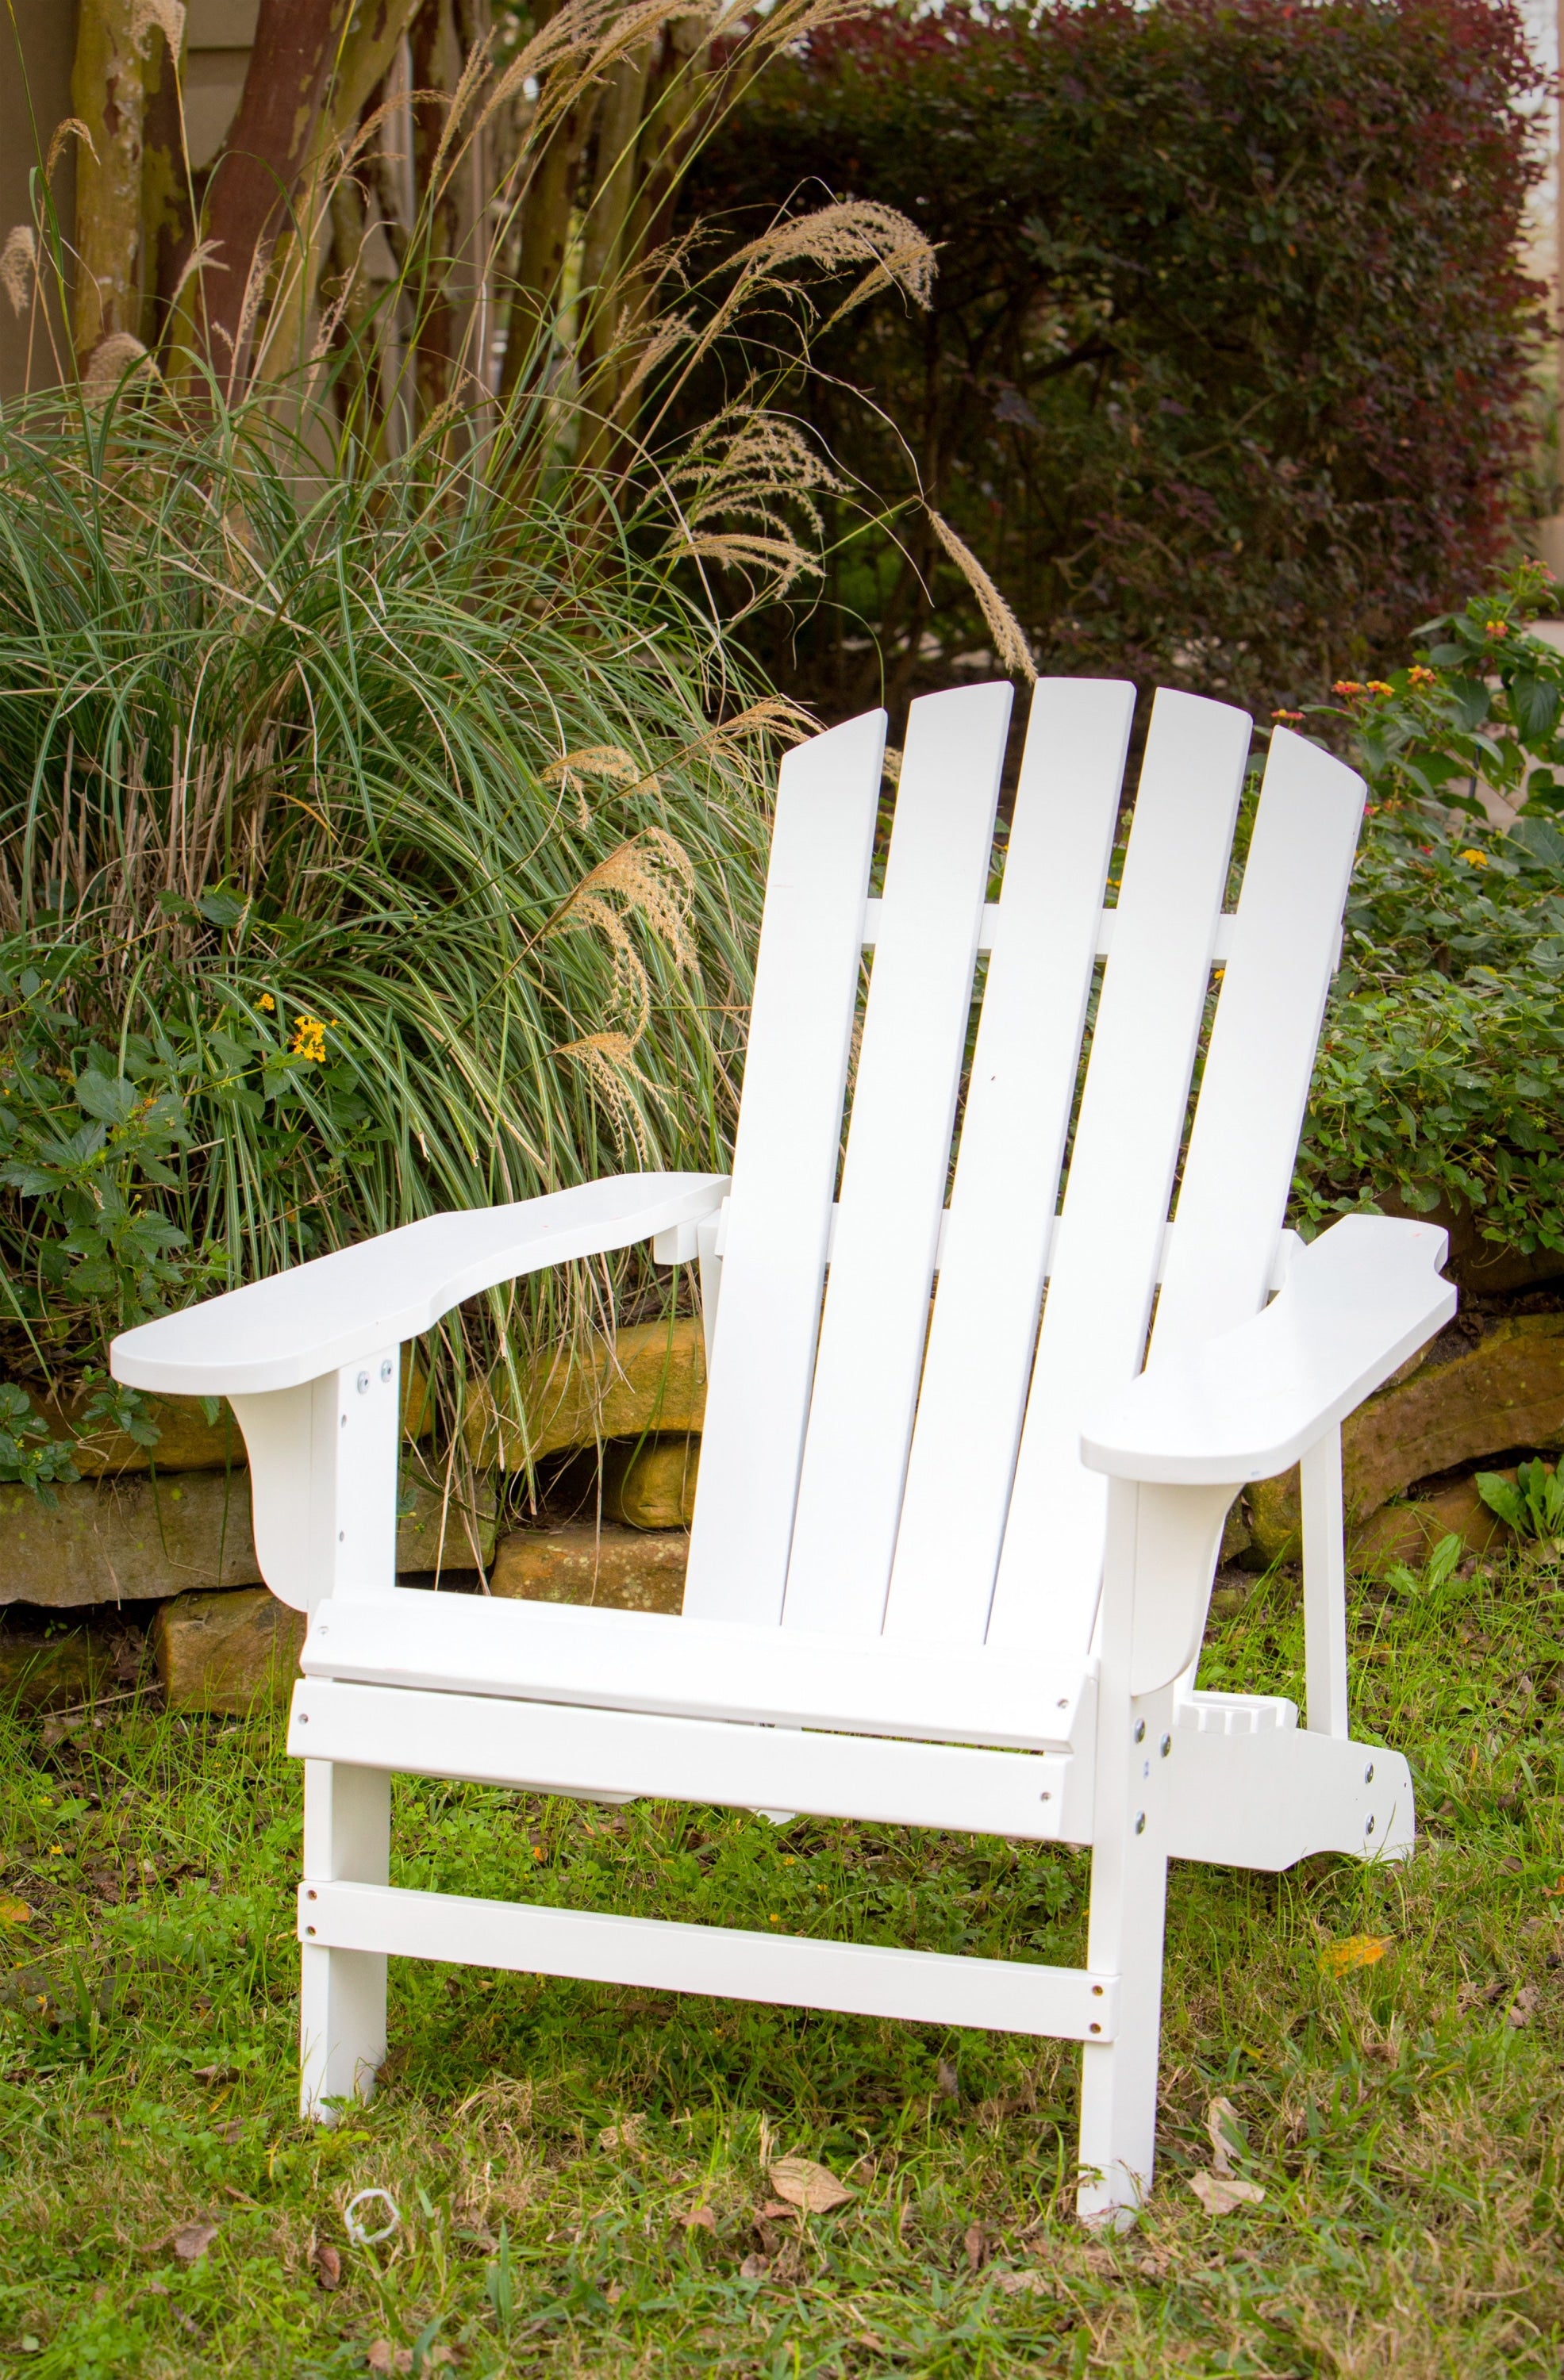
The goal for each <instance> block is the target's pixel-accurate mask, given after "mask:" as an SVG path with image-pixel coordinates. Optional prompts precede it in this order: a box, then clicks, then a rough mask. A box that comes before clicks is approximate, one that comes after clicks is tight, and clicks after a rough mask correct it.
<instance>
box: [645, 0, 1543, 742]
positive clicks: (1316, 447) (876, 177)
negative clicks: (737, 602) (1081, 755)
mask: <svg viewBox="0 0 1564 2380" xmlns="http://www.w3.org/2000/svg"><path fill="white" fill-rule="evenodd" d="M1539 91H1540V81H1539V78H1538V74H1537V70H1536V68H1535V67H1534V66H1533V63H1532V62H1531V59H1530V55H1529V53H1528V51H1527V48H1526V44H1525V38H1524V33H1523V29H1522V27H1521V19H1520V18H1519V16H1518V14H1517V13H1516V11H1515V10H1514V8H1513V7H1511V6H1491V5H1489V0H1304V5H1301V6H1295V5H1292V0H1241V5H1240V6H1229V5H1228V0H1156V5H1155V6H1131V5H1129V0H1087V5H1084V6H1074V5H1058V4H1057V0H1054V4H1053V5H1045V6H1041V7H1039V8H1037V9H1035V10H1033V9H1020V8H1011V7H1002V8H1001V7H996V8H988V7H984V6H981V5H980V6H947V7H942V8H940V9H938V10H929V11H922V12H913V11H912V10H911V9H910V8H908V9H903V8H875V9H874V10H872V11H870V12H869V13H868V14H867V15H866V16H865V17H864V18H862V19H861V21H858V22H855V23H851V24H847V25H843V26H839V27H830V28H827V29H826V30H823V31H820V32H817V33H815V34H813V35H812V37H811V38H810V40H809V42H807V44H805V45H803V46H802V47H801V48H800V53H799V54H798V55H796V56H795V57H794V58H792V59H791V60H790V61H784V62H783V63H781V64H780V65H779V66H778V67H776V69H775V70H774V71H772V72H770V73H768V74H767V75H766V76H765V77H764V79H762V80H761V81H760V82H759V83H758V84H757V86H756V87H755V89H754V91H752V92H751V95H750V97H749V98H748V100H747V101H746V103H745V105H744V106H743V108H742V109H741V111H739V114H738V115H736V116H735V118H734V120H733V121H732V123H731V124H730V125H729V126H728V127H727V128H726V130H725V131H724V132H723V133H722V134H721V135H720V137H719V138H718V139H717V140H715V141H714V143H713V144H712V146H711V147H710V148H709V149H708V150H707V151H706V152H704V154H703V157H702V158H701V160H700V161H699V162H698V164H697V165H696V166H695V168H694V171H693V174H692V176H691V178H690V184H689V187H688V194H687V195H688V204H689V206H690V211H691V212H692V214H698V215H700V216H701V217H703V218H704V219H705V220H706V221H707V222H708V223H710V222H711V221H713V220H715V219H716V218H719V217H720V216H721V215H722V213H723V212H724V211H725V210H726V211H729V212H730V215H731V219H732V221H733V222H734V224H735V225H736V226H738V227H739V228H742V229H749V228H751V227H752V226H753V225H755V224H757V223H759V222H762V221H764V220H767V219H769V217H770V216H771V215H772V214H773V213H774V212H776V210H778V209H786V208H790V207H794V206H797V205H799V204H813V203H814V201H815V199H816V198H817V197H818V195H819V194H820V192H821V191H822V190H823V189H824V190H825V191H828V192H833V193H844V194H846V193H850V194H852V195H853V196H855V197H857V198H860V199H863V200H881V201H885V202H887V203H889V204H891V205H893V206H896V207H898V208H899V209H901V210H902V211H903V212H905V213H906V214H908V215H909V216H910V218H911V219H912V220H913V221H914V222H915V223H916V224H917V225H919V227H920V229H922V230H923V232H924V233H926V234H927V235H928V237H930V238H931V239H932V240H934V241H935V242H936V243H937V244H938V249H939V277H938V280H937V282H936V284H935V289H934V293H933V307H932V311H931V312H930V313H929V314H927V315H923V314H921V313H919V312H917V311H916V310H913V309H910V308H909V307H907V306H905V305H904V304H903V303H902V302H901V301H900V299H899V298H898V297H897V296H896V295H895V294H894V293H890V292H887V293H886V295H885V296H884V297H882V298H881V299H879V300H878V301H877V302H876V303H875V304H874V305H872V306H871V305H865V306H862V307H861V308H859V309H858V310H856V311H855V312H853V313H850V314H848V315H846V316H845V317H844V319H843V320H842V321H841V322H839V323H838V324H837V326H836V327H835V328H834V329H832V330H830V331H829V333H828V334H827V335H826V336H825V337H824V338H822V339H821V340H820V341H819V342H818V344H817V346H816V350H815V352H816V356H817V358H818V360H819V362H820V363H821V364H822V366H825V367H827V368H828V370H830V371H834V372H835V373H836V375H837V379H838V382H839V385H838V386H833V384H832V383H831V381H830V379H829V378H828V377H826V376H825V375H824V374H823V375H822V376H821V377H818V378H816V379H813V380H812V381H811V382H809V383H807V384H806V383H800V386H799V389H798V399H797V401H798V406H799V410H800V414H801V415H802V416H803V417H804V418H805V419H808V420H810V421H811V422H813V423H814V424H815V425H816V426H817V427H818V429H819V430H820V431H821V433H822V435H823V438H824V441H825V444H826V446H827V448H828V450H829V451H830V452H831V454H832V455H833V456H834V457H835V458H836V459H837V462H838V463H839V464H840V465H841V466H842V467H844V468H847V469H849V470H850V471H851V472H853V473H855V474H856V475H857V476H858V477H859V479H860V480H861V481H862V482H863V483H864V485H866V486H867V487H868V488H869V489H871V490H872V491H873V492H874V495H875V496H876V497H878V498H882V499H884V500H885V501H886V503H888V504H898V503H900V502H902V501H903V500H907V506H908V508H907V509H906V510H905V511H904V512H903V513H902V514H901V515H900V516H898V518H897V519H896V521H895V523H894V528H893V529H887V528H878V527H868V528H866V527H864V526H863V525H862V518H861V512H854V511H853V510H852V509H851V508H850V507H849V506H848V505H846V504H842V503H840V502H837V503H836V504H833V505H831V506H828V510H830V511H831V512H832V514H833V516H834V519H835V522H836V526H837V535H838V540H839V542H838V543H837V548H836V550H835V552H834V553H833V556H832V561H831V576H830V579H829V583H828V586H827V588H826V590H825V598H826V600H825V601H822V602H821V603H819V604H818V605H817V606H813V608H806V607H800V613H801V615H800V617H799V618H798V619H797V620H796V621H794V622H793V623H791V624H789V625H788V626H787V627H786V628H785V627H784V625H783V624H782V623H780V622H779V621H778V620H776V618H775V617H774V618H773V619H772V621H771V622H770V623H768V624H767V625H768V635H767V638H766V641H765V643H764V646H763V650H764V653H765V656H766V659H767V662H768V665H770V666H772V667H773V668H774V670H775V671H776V673H777V674H779V676H781V677H782V678H783V679H784V681H785V682H787V683H789V684H796V685H797V686H799V687H800V690H802V691H805V692H806V693H807V694H808V697H809V698H810V699H811V700H812V701H824V702H825V703H826V704H827V705H832V706H835V707H836V709H837V710H839V711H840V712H844V713H845V712H850V711H852V710H857V709H858V708H860V707H861V705H862V704H863V703H865V702H870V701H874V700H875V699H877V698H878V691H879V686H880V683H881V677H882V673H884V674H885V675H886V676H887V677H888V678H889V680H890V682H891V684H892V686H893V687H895V688H896V689H897V690H898V692H905V691H907V690H909V689H910V690H916V689H917V688H918V687H919V686H927V685H941V684H945V683H947V682H948V680H949V677H950V675H951V674H952V673H953V672H957V673H959V672H963V671H965V672H973V673H976V674H980V675H981V674H985V673H987V672H989V671H990V670H991V669H992V665H993V664H992V648H993V643H994V639H993V637H992V635H991V633H990V630H989V627H988V625H986V623H985V620H984V615H983V611H982V607H981V605H980V602H979V601H978V600H977V598H976V597H975V596H974V593H973V591H972V589H971V586H970V585H969V583H968V581H967V580H966V578H965V577H963V576H962V574H961V573H960V571H959V569H958V568H957V566H956V565H955V563H954V562H953V560H952V559H951V558H950V557H949V554H948V551H947V549H944V548H942V546H941V544H940V542H939V541H938V539H937V534H936V532H935V529H934V528H933V526H932V524H931V523H930V522H929V521H928V520H927V519H926V517H925V516H923V514H922V512H921V511H920V510H918V509H917V508H916V507H915V505H913V504H912V503H911V500H912V499H913V498H914V497H915V496H916V495H922V496H923V497H925V498H926V499H927V501H928V502H929V503H930V504H933V505H935V507H936V509H938V510H939V511H940V512H941V513H942V514H943V515H944V516H946V517H947V519H948V521H949V522H950V523H951V524H952V526H953V527H954V528H955V530H956V531H957V532H958V534H959V537H960V538H961V539H963V540H965V542H966V543H967V545H968V546H970V547H971V549H972V551H973V552H974V553H976V554H977V555H978V557H979V558H980V560H981V561H982V563H983V564H984V565H985V566H986V568H987V569H988V571H989V572H990V574H991V575H992V577H993V578H994V579H995V580H996V583H997V584H998V586H999V587H1000V589H1002V590H1003V592H1004V594H1005V596H1006V597H1007V598H1008V601H1009V602H1010V603H1011V605H1012V606H1013V608H1014V610H1015V612H1016V613H1017V614H1018V615H1019V617H1020V621H1021V624H1022V625H1023V627H1024V628H1025V630H1026V631H1027V634H1028V636H1029V637H1030V638H1031V640H1032V647H1033V650H1034V652H1035V654H1036V657H1037V660H1038V662H1039V664H1040V666H1041V667H1043V668H1044V669H1045V670H1047V671H1056V670H1057V671H1064V672H1067V673H1068V672H1080V671H1084V672H1089V673H1104V674H1114V675H1129V676H1132V677H1134V678H1136V679H1137V680H1139V681H1140V682H1141V683H1142V685H1144V684H1147V683H1150V682H1158V681H1160V682H1170V683H1175V684H1179V685H1184V686H1193V687H1196V688H1197V689H1200V690H1202V691H1206V692H1213V693H1220V692H1228V693H1230V694H1231V695H1232V697H1233V698H1235V699H1239V700H1242V701H1246V702H1258V703H1260V704H1262V705H1263V706H1265V707H1268V706H1269V705H1270V704H1272V703H1274V702H1277V701H1280V700H1284V699H1286V698H1288V697H1289V695H1291V694H1294V693H1295V692H1296V690H1297V688H1299V687H1300V686H1306V685H1312V684H1314V683H1317V681H1318V679H1319V678H1320V677H1321V676H1322V675H1324V674H1326V673H1333V672H1335V671H1337V670H1339V669H1341V668H1342V667H1344V666H1347V665H1350V666H1352V667H1354V668H1356V669H1357V670H1358V671H1359V672H1360V673H1361V674H1366V672H1367V669H1368V667H1369V666H1370V665H1371V663H1372V662H1374V661H1375V659H1380V660H1382V659H1383V658H1384V657H1385V656H1387V655H1392V654H1394V653H1395V652H1396V651H1398V650H1399V648H1400V645H1401V642H1402V639H1403V638H1404V637H1407V636H1408V635H1410V634H1411V631H1412V629H1413V627H1414V625H1415V624H1416V623H1417V621H1418V620H1420V619H1421V618H1423V617H1424V616H1425V615H1426V614H1427V613H1429V612H1431V611H1433V610H1434V609H1435V608H1436V606H1437V605H1439V604H1440V603H1443V602H1448V601H1449V600H1450V598H1451V596H1452V594H1453V593H1454V591H1455V589H1457V588H1458V587H1459V586H1460V585H1462V584H1464V583H1468V582H1469V580H1470V577H1471V574H1472V570H1473V569H1474V568H1478V569H1480V568H1482V567H1483V566H1484V565H1485V564H1487V563H1488V562H1489V561H1491V560H1497V559H1498V558H1501V557H1502V556H1503V555H1504V553H1506V552H1507V551H1508V550H1509V542H1510V538H1511V533H1512V524H1513V521H1514V519H1515V516H1516V514H1517V511H1518V510H1523V509H1524V507H1525V505H1526V504H1527V502H1528V498H1527V495H1526V493H1525V491H1524V489H1523V488H1522V487H1521V486H1520V485H1519V484H1518V479H1519V477H1520V476H1521V472H1520V467H1521V465H1522V464H1523V463H1524V462H1525V460H1526V458H1527V457H1528V456H1529V455H1530V454H1531V451H1532V448H1533V440H1534V428H1533V418H1534V417H1533V403H1534V399H1533V383H1532V357H1533V347H1534V343H1535V340H1536V337H1537V335H1538V331H1539V328H1540V323H1539V308H1540V306H1541V303H1542V301H1543V298H1544V295H1545V293H1544V292H1543V290H1542V289H1541V287H1540V286H1539V285H1536V284H1534V283H1528V282H1527V281H1526V280H1525V278H1524V276H1523V274H1522V273H1521V270H1520V268H1519V266H1518V264H1517V261H1516V259H1517V256H1518V253H1519V248H1520V240H1521V219H1522V213H1523V210H1524V207H1525V204H1526V199H1527V193H1528V190H1529V188H1530V187H1531V185H1532V184H1533V182H1534V181H1535V179H1536V178H1537V176H1538V174H1539V172H1540V170H1541V164H1540V158H1539V155H1538V152H1537V151H1536V147H1535V143H1534V139H1533V128H1534V124H1535V121H1536V118H1535V116H1534V115H1533V113H1532V110H1533V107H1534V103H1535V99H1536V95H1537V94H1538V92H1539ZM860 389H862V390H865V391H867V392H869V394H870V395H872V396H873V397H874V399H875V401H876V402H875V405H874V407H873V408H870V407H863V406H862V405H861V403H860V402H859V401H858V399H857V397H856V395H855V392H856V391H858V390H860ZM1537 508H1538V509H1539V510H1541V511H1544V512H1546V511H1549V510H1551V509H1552V504H1551V501H1550V500H1549V498H1548V497H1547V495H1546V493H1545V492H1543V491H1542V490H1540V489H1539V490H1538V491H1537ZM811 593H812V595H813V589H812V590H811Z"/></svg>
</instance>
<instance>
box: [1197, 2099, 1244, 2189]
mask: <svg viewBox="0 0 1564 2380" xmlns="http://www.w3.org/2000/svg"><path fill="white" fill-rule="evenodd" d="M1205 2137H1206V2139H1207V2140H1208V2141H1209V2142H1210V2143H1211V2170H1212V2172H1213V2173H1216V2174H1220V2175H1221V2177H1222V2179H1223V2180H1227V2177H1228V2174H1230V2173H1231V2171H1232V2169H1233V2156H1232V2153H1233V2151H1234V2149H1241V2148H1242V2146H1243V2133H1242V2131H1241V2130H1240V2125H1239V2118H1238V2109H1237V2108H1236V2107H1234V2105H1233V2103H1232V2101H1231V2100H1230V2099H1213V2100H1212V2101H1211V2102H1210V2104H1209V2105H1208V2107H1206V2110H1205Z"/></svg>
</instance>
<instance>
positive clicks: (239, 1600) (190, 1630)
mask: <svg viewBox="0 0 1564 2380" xmlns="http://www.w3.org/2000/svg"><path fill="white" fill-rule="evenodd" d="M304 1624H305V1623H304V1614H303V1613H302V1612H301V1611H295V1610H293V1609H291V1608H290V1606H289V1605H287V1604H286V1603H279V1602H278V1601H277V1599H276V1597H275V1595H270V1594H268V1593H267V1591H266V1589H265V1588H264V1587H263V1586H256V1587H250V1588H241V1589H240V1590H239V1591H238V1593H237V1594H226V1595H199V1594H198V1595H177V1596H175V1597H173V1598H172V1599H171V1600H170V1601H169V1602H167V1603H165V1604H164V1605H163V1606H162V1607H161V1608H160V1609H159V1611H158V1614H157V1618H156V1619H155V1620H154V1621H153V1652H154V1653H155V1655H156V1658H157V1674H158V1676H159V1678H160V1679H161V1680H162V1682H163V1691H164V1694H165V1696H166V1697H167V1702H168V1707H169V1709H170V1710H176V1711H226V1712H229V1713H231V1714H232V1715H233V1716H234V1717H236V1718H238V1717H241V1716H242V1715H243V1714H244V1713H245V1712H246V1711H250V1710H255V1709H258V1708H261V1707H263V1706H273V1707H280V1706H283V1705H285V1704H286V1703H287V1698H288V1695H289V1694H291V1692H292V1690H293V1681H294V1679H295V1678H296V1677H297V1676H298V1674H299V1654H300V1652H301V1651H302V1650H303V1645H304Z"/></svg>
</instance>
